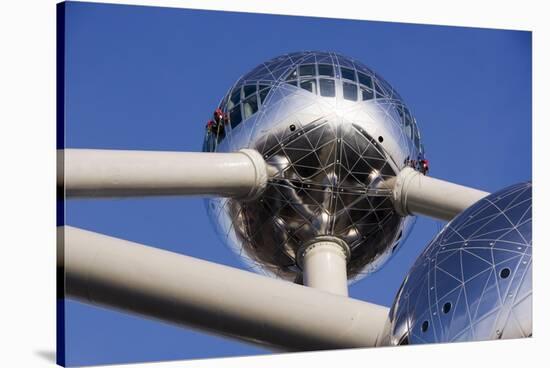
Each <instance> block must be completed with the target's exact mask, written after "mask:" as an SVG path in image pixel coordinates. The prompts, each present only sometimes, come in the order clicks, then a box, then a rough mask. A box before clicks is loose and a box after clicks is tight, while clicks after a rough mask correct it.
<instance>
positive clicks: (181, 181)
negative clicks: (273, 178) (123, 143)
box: [57, 149, 267, 199]
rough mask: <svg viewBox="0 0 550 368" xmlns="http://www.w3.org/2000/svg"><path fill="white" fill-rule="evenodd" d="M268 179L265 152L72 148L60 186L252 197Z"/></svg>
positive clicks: (78, 193) (104, 192)
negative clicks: (264, 158)
mask: <svg viewBox="0 0 550 368" xmlns="http://www.w3.org/2000/svg"><path fill="white" fill-rule="evenodd" d="M266 182H267V169H266V164H265V162H264V160H263V158H262V156H261V155H260V154H259V153H258V152H256V151H254V150H250V149H243V150H241V151H238V152H234V153H203V152H160V151H124V150H93V149H66V150H60V151H58V176H57V185H58V187H62V186H63V185H64V186H65V190H66V195H67V196H68V197H127V196H153V195H213V196H224V197H234V198H244V199H252V198H254V197H256V196H257V195H259V194H260V193H261V192H262V191H263V189H264V188H265V185H266Z"/></svg>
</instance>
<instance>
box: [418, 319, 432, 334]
mask: <svg viewBox="0 0 550 368" xmlns="http://www.w3.org/2000/svg"><path fill="white" fill-rule="evenodd" d="M429 326H430V322H428V321H424V322H422V326H420V329H421V330H422V332H426V331H428V327H429Z"/></svg>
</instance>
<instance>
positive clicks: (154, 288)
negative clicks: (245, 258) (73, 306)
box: [58, 226, 388, 351]
mask: <svg viewBox="0 0 550 368" xmlns="http://www.w3.org/2000/svg"><path fill="white" fill-rule="evenodd" d="M58 231H59V239H60V242H59V246H60V247H62V248H60V250H59V252H58V254H59V259H58V267H64V271H65V288H66V296H67V297H71V298H76V299H79V300H81V301H83V302H86V303H91V304H96V305H101V306H105V307H113V308H117V309H121V310H124V311H128V312H132V313H137V314H140V315H143V316H146V317H150V318H155V319H160V320H164V321H167V322H170V323H176V324H183V325H187V326H191V327H195V328H199V329H203V330H206V331H210V332H214V333H218V334H223V335H226V336H231V337H234V338H239V339H242V340H246V341H249V342H253V343H257V344H262V345H268V346H270V347H272V348H274V349H283V350H292V351H298V350H317V349H330V348H353V347H370V346H375V343H376V340H377V338H378V335H379V333H380V331H382V329H383V327H384V324H385V321H386V319H387V315H388V308H386V307H383V306H378V305H375V304H371V303H366V302H362V301H359V300H354V299H350V298H346V297H343V296H338V295H333V294H330V293H325V292H322V291H319V290H315V289H313V288H309V287H305V286H301V285H296V284H292V283H290V282H286V281H282V280H277V279H271V278H267V277H263V276H259V275H256V274H253V273H251V272H247V271H242V270H238V269H235V268H231V267H227V266H222V265H218V264H214V263H211V262H207V261H203V260H199V259H195V258H191V257H187V256H183V255H179V254H176V253H172V252H168V251H165V250H160V249H157V248H153V247H148V246H144V245H141V244H137V243H133V242H129V241H125V240H121V239H117V238H113V237H109V236H105V235H101V234H97V233H93V232H89V231H85V230H80V229H77V228H73V227H68V226H66V227H60V228H58ZM63 247H64V249H63Z"/></svg>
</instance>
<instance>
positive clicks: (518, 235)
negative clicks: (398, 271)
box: [380, 182, 532, 345]
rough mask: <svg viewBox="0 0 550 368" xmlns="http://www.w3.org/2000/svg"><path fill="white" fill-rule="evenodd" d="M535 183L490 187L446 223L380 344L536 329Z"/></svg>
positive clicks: (404, 290) (416, 268) (400, 296)
mask: <svg viewBox="0 0 550 368" xmlns="http://www.w3.org/2000/svg"><path fill="white" fill-rule="evenodd" d="M531 187H532V185H531V183H530V182H528V183H522V184H517V185H513V186H511V187H508V188H506V189H503V190H501V191H498V192H496V193H494V194H491V195H489V196H488V197H486V198H484V199H482V200H480V201H479V202H477V203H476V204H474V205H473V206H472V207H470V208H468V209H467V210H466V211H465V212H463V213H462V214H460V215H459V216H458V217H456V218H455V219H454V220H453V221H451V222H450V223H448V224H447V226H445V228H444V229H443V230H442V231H441V232H440V233H439V234H438V235H437V236H436V237H435V238H434V240H433V241H432V242H431V243H430V244H429V245H428V246H427V248H426V249H425V250H424V252H423V253H422V254H421V255H420V256H419V257H418V259H417V260H416V262H415V264H414V265H413V267H412V268H411V270H410V271H409V274H408V276H407V278H406V279H405V281H404V283H403V285H402V286H401V288H400V290H399V292H398V293H397V297H396V300H395V302H394V304H393V306H392V309H391V311H390V318H389V322H388V324H387V326H386V331H387V332H386V334H385V335H386V336H385V338H383V339H381V340H380V344H381V345H386V344H391V345H397V344H422V343H433V342H453V341H473V340H491V339H505V338H517V337H526V336H531V334H532V275H531V273H532V271H531V266H532V259H531V256H532V254H531V252H532V239H531V226H532V223H531Z"/></svg>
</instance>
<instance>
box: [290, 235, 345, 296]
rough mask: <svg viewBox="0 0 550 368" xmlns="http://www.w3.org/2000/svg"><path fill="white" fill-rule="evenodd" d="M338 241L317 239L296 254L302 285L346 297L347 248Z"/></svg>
mask: <svg viewBox="0 0 550 368" xmlns="http://www.w3.org/2000/svg"><path fill="white" fill-rule="evenodd" d="M338 240H339V239H333V238H328V237H327V239H317V240H316V241H315V242H313V243H310V244H309V245H306V246H305V247H303V250H301V251H300V252H298V254H299V255H298V260H299V261H298V263H299V264H300V266H301V268H302V271H303V281H304V285H306V286H309V287H313V288H315V289H318V290H322V291H326V292H328V293H333V294H337V295H342V296H348V277H347V270H346V266H347V261H348V259H349V255H350V254H349V248H348V246H347V245H346V244H345V243H344V244H342V243H343V242H342V241H338Z"/></svg>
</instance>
